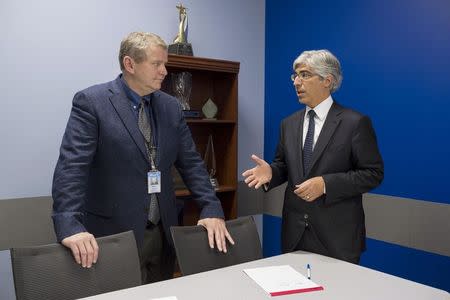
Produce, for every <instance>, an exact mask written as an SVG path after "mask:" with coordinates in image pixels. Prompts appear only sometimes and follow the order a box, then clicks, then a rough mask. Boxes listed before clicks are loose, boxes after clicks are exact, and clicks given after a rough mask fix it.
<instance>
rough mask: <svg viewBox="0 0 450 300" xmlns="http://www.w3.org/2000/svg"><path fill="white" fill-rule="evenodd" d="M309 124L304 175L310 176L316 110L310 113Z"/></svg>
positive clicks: (304, 148)
mask: <svg viewBox="0 0 450 300" xmlns="http://www.w3.org/2000/svg"><path fill="white" fill-rule="evenodd" d="M308 116H309V124H308V132H307V133H306V138H305V145H304V146H303V170H304V174H305V175H306V174H308V172H309V168H310V167H311V159H312V153H313V143H314V117H315V116H316V113H315V112H314V110H312V109H311V110H310V111H309V112H308Z"/></svg>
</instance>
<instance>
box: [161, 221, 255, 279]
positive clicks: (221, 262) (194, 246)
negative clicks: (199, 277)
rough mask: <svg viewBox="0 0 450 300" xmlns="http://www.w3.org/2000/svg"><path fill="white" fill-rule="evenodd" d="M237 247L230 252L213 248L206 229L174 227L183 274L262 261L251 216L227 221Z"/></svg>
mask: <svg viewBox="0 0 450 300" xmlns="http://www.w3.org/2000/svg"><path fill="white" fill-rule="evenodd" d="M226 226H227V229H228V232H229V233H230V234H231V237H232V238H233V240H234V242H235V245H231V244H230V243H228V242H227V253H223V252H219V250H217V249H216V248H214V249H211V248H210V247H209V243H208V235H207V232H206V229H205V228H204V227H203V226H172V227H171V228H170V231H171V233H172V238H173V242H174V245H175V252H176V254H177V259H178V265H179V267H180V271H181V274H183V275H189V274H194V273H199V272H204V271H209V270H213V269H218V268H223V267H227V266H231V265H236V264H240V263H244V262H248V261H252V260H256V259H260V258H262V251H261V243H260V241H259V235H258V232H257V230H256V225H255V222H254V221H253V218H252V217H243V218H239V219H234V220H230V221H226Z"/></svg>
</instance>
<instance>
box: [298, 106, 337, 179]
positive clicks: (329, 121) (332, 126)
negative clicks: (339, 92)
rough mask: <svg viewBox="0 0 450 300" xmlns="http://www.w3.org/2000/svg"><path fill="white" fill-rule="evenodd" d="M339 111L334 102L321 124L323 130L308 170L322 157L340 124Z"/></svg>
mask: <svg viewBox="0 0 450 300" xmlns="http://www.w3.org/2000/svg"><path fill="white" fill-rule="evenodd" d="M341 111H342V107H341V106H340V105H339V104H337V103H336V102H333V105H332V106H331V108H330V111H329V112H328V115H327V118H326V120H325V124H323V128H322V130H321V132H320V135H319V138H318V139H317V143H316V145H315V147H314V150H313V154H312V161H311V167H310V170H312V169H313V168H314V164H315V163H316V162H317V160H318V159H319V157H320V156H321V155H322V152H323V151H324V150H325V148H326V146H327V145H328V143H329V141H330V139H331V137H332V136H333V134H334V132H335V130H336V128H337V127H338V125H339V123H340V122H341V120H340V119H339V115H340V113H341ZM305 175H307V174H305Z"/></svg>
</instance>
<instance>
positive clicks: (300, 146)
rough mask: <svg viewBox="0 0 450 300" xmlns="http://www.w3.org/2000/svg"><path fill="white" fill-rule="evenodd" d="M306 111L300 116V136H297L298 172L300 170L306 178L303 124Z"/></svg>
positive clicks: (298, 130)
mask: <svg viewBox="0 0 450 300" xmlns="http://www.w3.org/2000/svg"><path fill="white" fill-rule="evenodd" d="M305 111H306V109H303V110H302V111H301V112H300V114H299V120H298V129H297V132H299V133H300V134H297V143H296V145H297V147H298V156H297V157H299V159H298V170H300V176H305V174H304V171H303V122H304V119H305Z"/></svg>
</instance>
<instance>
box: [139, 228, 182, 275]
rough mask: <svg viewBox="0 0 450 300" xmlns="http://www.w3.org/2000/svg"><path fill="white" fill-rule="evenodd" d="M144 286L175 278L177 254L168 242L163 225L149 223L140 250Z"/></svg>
mask: <svg viewBox="0 0 450 300" xmlns="http://www.w3.org/2000/svg"><path fill="white" fill-rule="evenodd" d="M139 260H140V263H141V274H142V284H147V283H152V282H157V281H162V280H167V279H171V278H173V272H174V267H175V253H174V250H173V248H172V247H171V246H170V245H169V243H168V242H167V239H166V237H165V235H164V231H163V228H162V225H161V223H159V225H153V224H151V223H149V224H148V225H147V228H146V230H145V232H144V242H143V245H142V247H141V248H140V249H139Z"/></svg>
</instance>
